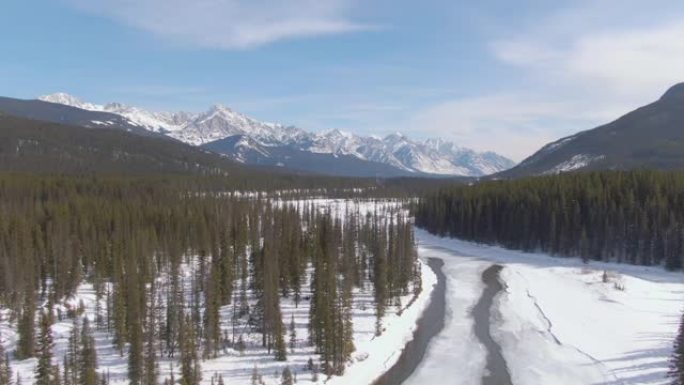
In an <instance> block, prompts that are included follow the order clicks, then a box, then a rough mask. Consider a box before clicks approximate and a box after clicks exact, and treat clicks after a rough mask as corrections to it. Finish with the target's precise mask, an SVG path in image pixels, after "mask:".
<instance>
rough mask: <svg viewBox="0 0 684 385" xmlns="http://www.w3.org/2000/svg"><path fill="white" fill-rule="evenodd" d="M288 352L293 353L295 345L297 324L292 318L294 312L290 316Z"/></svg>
mask: <svg viewBox="0 0 684 385" xmlns="http://www.w3.org/2000/svg"><path fill="white" fill-rule="evenodd" d="M289 342H290V352H291V353H294V351H295V347H296V346H297V326H296V324H295V320H294V314H293V315H292V316H291V318H290V341H289Z"/></svg>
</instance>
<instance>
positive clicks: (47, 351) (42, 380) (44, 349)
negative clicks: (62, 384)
mask: <svg viewBox="0 0 684 385" xmlns="http://www.w3.org/2000/svg"><path fill="white" fill-rule="evenodd" d="M38 344H39V347H38V350H39V352H38V365H37V366H36V376H35V379H36V381H35V384H36V385H55V383H56V377H55V368H54V367H53V366H52V348H53V340H52V328H51V327H50V316H49V315H48V314H47V313H46V312H42V313H41V316H40V336H39V338H38Z"/></svg>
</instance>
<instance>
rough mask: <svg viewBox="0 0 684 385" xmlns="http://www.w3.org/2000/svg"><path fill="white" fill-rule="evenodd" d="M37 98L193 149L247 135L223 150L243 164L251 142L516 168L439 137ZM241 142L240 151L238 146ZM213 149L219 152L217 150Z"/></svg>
mask: <svg viewBox="0 0 684 385" xmlns="http://www.w3.org/2000/svg"><path fill="white" fill-rule="evenodd" d="M39 99H40V100H43V101H46V102H51V103H58V104H64V105H68V106H72V107H77V108H81V109H86V110H92V111H103V112H109V113H113V114H117V115H120V116H123V117H125V118H126V119H128V120H129V121H130V122H131V123H132V124H134V125H137V126H140V127H144V128H145V129H147V130H150V131H154V132H159V133H164V134H166V135H168V136H170V137H173V138H175V139H178V140H181V141H183V142H186V143H190V144H192V145H204V144H209V143H216V142H217V141H219V140H223V139H226V138H231V137H238V136H241V137H246V138H247V140H246V141H239V140H235V141H231V142H230V143H235V144H236V147H226V146H222V147H221V148H222V149H223V151H222V153H224V154H226V155H228V156H231V157H233V158H234V159H236V160H238V161H245V160H246V159H247V158H248V157H246V156H244V154H245V153H246V152H247V151H248V149H246V147H245V146H246V143H247V142H250V141H251V142H253V143H254V144H253V145H251V146H250V149H254V150H256V151H259V152H261V153H264V152H267V151H264V149H263V147H278V148H280V149H283V148H287V149H288V150H290V151H291V155H288V156H296V153H297V151H303V152H309V153H316V154H330V155H333V156H340V155H348V156H353V157H355V158H358V159H360V160H364V161H369V162H375V163H380V164H385V165H389V166H391V167H394V168H396V169H398V170H402V171H405V172H406V173H408V174H411V173H423V174H439V175H462V176H482V175H487V174H491V173H494V172H498V171H502V170H505V169H508V168H510V167H513V165H514V163H513V162H512V161H511V160H509V159H507V158H505V157H502V156H500V155H498V154H495V153H492V152H485V153H478V152H475V151H473V150H470V149H467V148H462V147H459V146H457V145H455V144H454V143H451V142H446V141H442V140H438V139H428V140H425V141H416V140H411V139H409V138H407V137H405V136H403V135H401V134H398V133H397V134H392V135H388V136H386V137H384V138H377V137H373V136H359V135H354V134H351V133H348V132H343V131H340V130H330V131H325V132H322V133H312V132H307V131H304V130H302V129H299V128H296V127H292V126H285V125H281V124H275V123H265V122H261V121H258V120H256V119H253V118H250V117H248V116H246V115H243V114H240V113H238V112H236V111H233V110H231V109H230V108H228V107H225V106H222V105H215V106H213V107H211V108H210V109H208V110H207V111H206V112H203V113H188V112H174V113H171V112H151V111H147V110H144V109H141V108H138V107H132V106H127V105H124V104H120V103H109V104H105V105H98V104H93V103H85V102H82V101H80V100H79V99H78V98H76V97H74V96H71V95H68V94H65V93H56V94H51V95H45V96H41V97H40V98H39ZM237 144H239V145H240V147H237ZM212 148H214V149H215V148H216V146H214V147H212ZM281 152H282V151H281ZM240 154H242V156H240ZM279 161H281V160H279ZM284 165H285V166H287V164H284Z"/></svg>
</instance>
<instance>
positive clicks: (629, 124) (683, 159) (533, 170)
mask: <svg viewBox="0 0 684 385" xmlns="http://www.w3.org/2000/svg"><path fill="white" fill-rule="evenodd" d="M639 168H648V169H656V170H672V169H684V83H679V84H676V85H674V86H672V87H670V88H669V89H668V90H667V91H666V92H665V93H664V94H663V95H662V96H661V97H660V98H659V99H658V100H656V101H654V102H652V103H650V104H647V105H645V106H643V107H640V108H637V109H635V110H633V111H631V112H628V113H626V114H624V115H622V116H621V117H619V118H617V119H615V120H614V121H612V122H609V123H607V124H603V125H600V126H598V127H595V128H592V129H589V130H585V131H580V132H578V133H576V134H573V135H570V136H566V137H564V138H561V139H558V140H556V141H554V142H551V143H548V144H546V145H545V146H543V147H542V148H541V149H540V150H539V151H537V152H536V153H534V154H533V155H531V156H530V157H528V158H526V159H525V160H523V161H522V162H520V164H518V165H517V166H515V167H513V168H511V169H509V170H506V171H503V172H500V173H497V174H495V175H494V176H493V177H500V178H515V177H521V176H532V175H544V174H557V173H562V172H570V171H583V170H587V171H595V170H630V169H639Z"/></svg>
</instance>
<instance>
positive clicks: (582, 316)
mask: <svg viewBox="0 0 684 385" xmlns="http://www.w3.org/2000/svg"><path fill="white" fill-rule="evenodd" d="M417 238H418V241H419V245H420V248H419V250H420V253H421V257H438V258H442V259H443V260H444V262H445V267H444V272H445V274H446V275H447V280H448V281H447V284H448V288H447V290H448V291H447V321H446V326H445V329H444V331H443V332H442V333H441V334H440V335H439V336H438V337H437V338H436V339H435V340H434V341H433V343H432V345H431V346H430V348H429V350H428V355H427V357H426V359H425V360H424V362H423V364H422V365H421V366H420V367H419V368H418V370H417V371H416V373H415V374H414V376H413V377H412V378H411V379H409V381H407V383H408V384H425V383H437V382H439V381H443V379H444V378H449V379H450V383H455V384H464V385H465V384H478V383H480V380H481V377H482V374H483V370H484V363H485V350H484V348H483V347H482V346H481V345H480V343H479V342H478V341H477V340H476V339H475V337H474V334H473V321H472V318H471V316H470V312H469V310H470V309H471V308H472V306H473V305H474V304H475V303H476V301H477V300H478V298H479V297H480V295H481V293H482V289H483V287H482V283H481V281H480V274H481V273H482V271H484V269H486V268H487V267H488V266H490V265H491V263H492V262H496V263H499V264H502V265H503V266H504V267H505V268H504V269H503V270H502V271H501V279H502V281H503V282H504V283H505V284H506V286H507V289H506V293H505V294H503V295H500V296H498V298H497V301H496V305H498V306H496V307H497V308H498V310H497V312H496V313H495V314H494V315H493V319H492V321H493V325H494V326H493V330H492V334H493V337H494V339H495V340H496V341H497V342H498V343H499V344H500V345H501V347H502V349H503V354H504V357H505V359H506V361H507V363H508V366H509V368H510V371H511V375H512V377H513V383H514V384H524V385H535V384H550V383H553V384H558V385H563V384H573V385H574V384H596V385H599V384H601V385H617V384H626V385H631V384H644V385H665V384H667V383H668V381H667V379H666V378H665V375H666V373H667V370H668V358H669V356H670V354H671V352H672V342H673V339H674V337H675V334H676V331H677V327H678V320H679V316H680V314H681V310H682V305H683V304H684V274H682V273H679V272H667V271H664V270H663V269H661V268H658V267H640V266H629V265H618V264H611V263H593V262H592V263H590V264H588V265H585V264H583V263H582V262H581V261H580V260H579V259H574V258H554V257H550V256H547V255H542V254H529V253H522V252H516V251H510V250H505V249H501V248H497V247H490V246H484V245H478V244H474V243H470V242H463V241H459V240H455V239H445V238H439V237H435V236H432V235H429V234H427V233H426V232H424V231H420V230H418V231H417ZM604 271H606V272H607V276H606V278H607V280H606V282H604V276H603V275H604Z"/></svg>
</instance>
